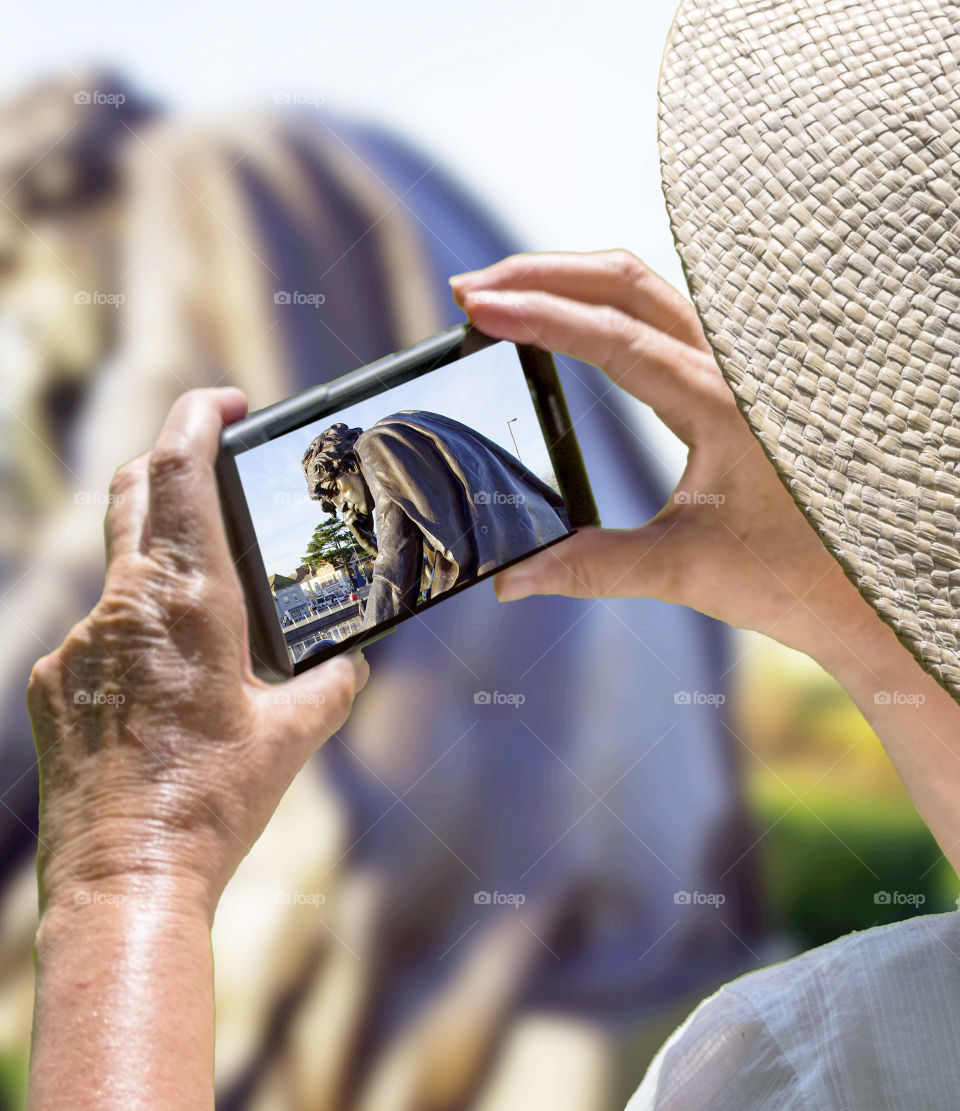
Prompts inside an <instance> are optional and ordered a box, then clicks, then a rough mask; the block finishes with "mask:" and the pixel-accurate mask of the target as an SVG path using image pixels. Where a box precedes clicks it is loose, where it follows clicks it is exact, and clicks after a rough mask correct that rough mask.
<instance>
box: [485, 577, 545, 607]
mask: <svg viewBox="0 0 960 1111" xmlns="http://www.w3.org/2000/svg"><path fill="white" fill-rule="evenodd" d="M495 585H496V591H497V598H499V600H500V601H501V602H516V601H517V600H518V599H519V598H526V597H527V596H528V595H529V594H533V593H534V592H535V591H536V584H535V583H534V581H533V579H528V578H526V577H525V576H524V575H509V576H505V577H504V578H501V579H498V580H497V582H496V584H495Z"/></svg>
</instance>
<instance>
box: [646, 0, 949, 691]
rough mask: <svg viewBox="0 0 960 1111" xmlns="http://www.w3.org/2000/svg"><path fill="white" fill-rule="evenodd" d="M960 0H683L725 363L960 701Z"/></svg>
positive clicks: (668, 90) (701, 261)
mask: <svg viewBox="0 0 960 1111" xmlns="http://www.w3.org/2000/svg"><path fill="white" fill-rule="evenodd" d="M958 63H960V5H958V4H957V3H956V2H955V0H806V2H805V0H684V2H683V3H682V4H681V5H680V9H679V11H678V12H677V15H676V19H675V21H674V24H673V27H672V29H671V32H670V36H669V39H668V42H667V47H666V52H665V55H664V60H663V68H662V71H661V75H660V121H659V122H660V156H661V168H662V174H663V186H664V193H665V196H666V200H667V208H668V210H669V213H670V222H671V227H672V229H673V234H674V238H675V241H676V245H677V249H678V251H679V253H680V258H681V260H682V263H683V269H684V273H685V274H686V277H687V281H688V284H689V287H690V293H691V296H692V298H693V302H694V305H695V306H696V308H697V311H698V313H699V316H700V320H701V322H702V324H703V328H704V331H705V332H706V335H707V339H708V340H709V341H710V343H711V345H712V347H713V350H714V353H715V355H716V358H717V362H718V364H719V366H720V369H721V370H722V372H723V375H724V377H725V379H726V381H727V382H728V384H729V385H730V387H731V388H732V390H733V392H734V394H735V395H736V398H737V403H738V405H739V406H740V409H741V411H742V412H743V414H744V416H745V417H746V419H747V421H748V423H749V425H750V427H751V429H752V430H753V432H754V434H755V435H756V436H757V438H758V439H759V441H760V443H761V444H762V446H763V448H764V450H765V451H766V453H767V455H768V456H769V457H770V459H771V461H772V462H773V464H774V466H775V467H776V469H777V472H778V473H779V475H780V478H781V479H782V481H783V482H784V484H785V485H786V487H787V489H788V490H789V491H790V493H791V494H792V495H793V498H794V500H795V501H796V502H797V504H798V505H799V506H800V507H801V509H803V511H804V513H805V514H806V516H807V518H808V519H809V520H810V522H811V523H812V524H813V526H814V527H815V528H816V530H817V532H818V533H819V535H820V537H821V539H822V540H823V542H824V544H825V545H826V547H827V548H828V549H829V550H830V551H831V552H832V553H833V555H834V556H835V557H836V558H837V559H838V560H839V562H840V563H841V565H842V566H843V568H844V570H845V571H846V573H847V575H848V576H849V577H850V578H851V579H852V581H853V582H854V583H855V584H856V586H857V587H858V589H859V590H860V592H861V593H862V594H863V596H864V597H865V598H866V599H867V600H868V601H869V602H870V603H871V604H872V605H873V607H874V608H875V609H876V610H877V612H878V613H879V614H880V616H881V617H882V618H883V619H884V620H885V621H886V622H887V623H888V624H889V625H890V626H891V627H892V628H893V629H894V631H895V632H896V633H897V635H898V636H899V637H900V639H901V641H902V642H903V643H904V644H905V645H906V646H907V647H908V648H909V649H910V651H911V652H913V654H914V655H915V656H916V658H917V659H918V660H919V661H920V663H921V664H922V666H923V667H924V668H925V669H926V670H927V671H929V672H930V673H931V674H932V675H934V677H935V678H936V679H937V680H938V681H939V682H940V683H941V685H942V686H943V687H945V688H946V689H947V690H948V691H949V692H950V694H952V695H953V697H954V698H955V699H957V700H958V701H960V545H958V535H960V473H958V471H960V67H958Z"/></svg>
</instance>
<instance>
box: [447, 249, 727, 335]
mask: <svg viewBox="0 0 960 1111" xmlns="http://www.w3.org/2000/svg"><path fill="white" fill-rule="evenodd" d="M450 285H451V286H452V288H453V292H454V296H455V297H456V299H457V301H458V302H460V303H461V304H462V299H463V295H464V294H466V293H468V292H476V291H477V290H480V289H499V290H504V289H539V290H542V291H543V292H544V293H555V294H556V295H557V296H559V297H569V298H571V299H572V300H574V301H585V302H587V303H589V304H594V305H610V306H611V307H612V308H615V309H620V311H621V312H625V313H627V314H629V315H630V316H635V317H636V318H637V319H638V320H642V321H643V322H644V323H646V324H649V325H650V326H651V327H653V328H658V329H659V330H660V331H662V332H664V333H665V334H666V335H669V336H673V338H674V339H677V340H680V342H681V343H688V344H691V345H692V346H693V347H697V348H699V349H700V350H701V351H710V345H709V343H707V340H706V337H705V336H704V334H703V328H702V327H701V326H700V319H699V317H698V316H697V313H696V310H695V309H694V307H693V305H692V304H691V303H690V302H689V301H688V300H687V298H686V297H684V296H683V294H682V293H680V292H679V291H678V290H676V289H674V287H673V286H672V285H670V283H669V282H667V281H665V280H664V279H663V278H661V277H660V275H659V274H657V273H656V272H655V271H653V270H651V269H650V268H649V267H648V266H646V265H645V264H644V263H643V262H642V261H641V260H640V259H638V258H637V256H636V255H634V254H631V253H630V251H622V250H616V251H591V252H588V253H577V252H573V251H568V252H546V251H545V252H543V253H541V254H518V255H510V257H509V258H505V259H503V260H502V261H500V262H495V263H494V264H493V265H492V266H487V267H485V268H484V269H482V270H471V271H469V272H468V273H466V274H456V275H455V276H454V277H452V278H451V279H450Z"/></svg>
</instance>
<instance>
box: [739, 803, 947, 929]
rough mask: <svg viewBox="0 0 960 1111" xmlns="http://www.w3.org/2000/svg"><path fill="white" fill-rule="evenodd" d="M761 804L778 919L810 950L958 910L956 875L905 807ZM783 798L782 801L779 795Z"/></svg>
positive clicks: (759, 820) (763, 844) (772, 905)
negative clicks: (894, 924)
mask: <svg viewBox="0 0 960 1111" xmlns="http://www.w3.org/2000/svg"><path fill="white" fill-rule="evenodd" d="M764 796H765V797H764V798H763V799H762V801H761V800H759V799H757V800H756V803H755V812H754V820H755V822H756V825H757V827H758V830H757V832H758V835H759V834H760V833H762V832H763V831H764V830H766V831H767V832H766V834H765V835H764V836H763V837H762V838H761V840H760V843H759V846H758V847H759V848H760V850H761V853H762V858H763V872H764V880H765V882H764V890H765V892H766V895H767V904H768V907H769V909H770V911H771V912H772V915H773V919H774V922H773V923H771V924H772V925H775V926H777V927H779V928H781V929H787V930H789V931H790V932H791V933H793V934H794V935H795V936H796V937H797V938H798V940H800V941H801V943H802V944H803V945H804V947H805V948H806V947H810V946H814V945H822V944H824V943H826V942H828V941H832V940H833V939H834V938H837V937H840V936H842V935H843V934H846V933H849V932H850V931H851V930H864V929H869V928H870V927H871V926H880V925H884V924H886V923H888V922H895V921H899V920H902V919H904V918H910V917H913V916H914V915H916V914H938V913H942V912H944V911H952V910H954V909H955V906H956V904H955V899H956V895H957V891H958V885H957V877H956V874H955V873H954V871H953V869H952V868H951V867H950V865H949V863H948V862H947V861H946V859H945V858H944V856H943V854H942V853H941V852H940V849H939V848H938V846H937V844H936V841H935V840H934V839H933V836H932V834H931V833H930V831H929V830H928V829H927V827H926V826H925V825H924V824H923V822H922V821H921V819H920V817H919V815H918V814H917V813H916V811H915V810H914V809H913V807H912V806H910V805H909V804H904V803H902V802H900V801H899V800H890V801H887V800H883V799H877V798H872V799H867V800H857V799H856V798H851V797H850V796H848V795H845V794H839V795H837V796H836V797H833V796H831V794H830V793H828V792H823V793H819V792H816V791H814V792H810V793H808V794H806V795H804V796H803V802H801V803H797V801H796V796H795V795H793V794H792V793H791V792H789V791H788V790H782V791H772V790H769V789H768V790H767V791H765V792H764ZM778 796H779V797H778Z"/></svg>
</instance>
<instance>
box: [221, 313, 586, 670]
mask: <svg viewBox="0 0 960 1111" xmlns="http://www.w3.org/2000/svg"><path fill="white" fill-rule="evenodd" d="M497 342H498V341H497V340H495V339H492V338H491V337H489V336H486V335H484V334H483V333H482V332H480V331H478V330H477V329H476V328H474V327H473V326H472V325H469V324H459V325H456V326H455V327H453V328H449V329H448V330H447V331H445V332H440V333H438V334H437V335H435V336H431V337H430V338H429V339H425V340H422V341H421V342H420V343H416V344H414V345H413V346H412V347H408V348H406V349H405V350H403V351H397V352H395V353H394V354H392V355H387V356H385V357H384V358H382V359H378V360H377V361H376V362H374V363H370V364H369V365H367V366H364V367H360V368H359V369H358V370H355V371H352V372H351V373H350V374H346V375H344V376H343V377H342V378H336V379H334V380H333V381H332V382H326V383H324V384H322V385H319V386H314V387H312V388H311V389H308V390H304V391H303V392H301V393H298V394H294V396H293V397H289V398H287V399H286V400H285V401H280V402H278V403H277V404H276V405H269V406H267V407H266V408H265V409H259V410H257V411H256V412H254V413H251V414H250V415H249V416H247V417H245V418H244V419H243V420H240V421H237V422H236V423H235V424H232V425H230V426H229V427H228V428H225V429H224V430H223V432H222V434H221V437H220V453H219V455H218V457H217V462H216V468H215V469H216V477H217V484H218V486H219V490H220V508H221V512H222V514H223V523H224V527H225V529H226V534H227V539H228V541H229V544H230V548H231V551H232V553H233V558H234V563H235V565H236V568H237V573H238V575H239V576H240V581H241V582H242V584H243V588H244V594H245V596H246V602H247V619H248V625H249V633H250V655H251V658H252V662H253V666H254V670H255V671H256V672H257V673H258V674H259V675H261V676H262V677H265V678H284V677H287V676H290V675H294V674H299V673H300V672H301V671H305V670H307V669H308V668H310V667H313V666H314V665H315V664H317V663H320V662H321V661H322V660H324V659H329V658H330V656H333V655H336V654H337V653H338V652H341V651H345V650H347V649H349V648H356V647H360V646H361V645H364V644H369V643H371V642H372V641H374V640H376V639H378V638H379V637H381V636H383V635H384V634H385V633H387V632H390V631H392V629H393V628H395V627H396V625H397V624H399V623H400V622H401V621H404V620H405V619H406V617H405V616H404V615H401V616H399V617H397V618H394V619H393V621H392V622H391V623H390V624H389V625H388V626H387V627H386V628H384V627H383V626H381V627H379V628H378V629H376V630H375V631H371V632H370V633H369V634H364V633H358V634H355V635H354V636H353V637H348V638H347V639H345V640H344V641H343V642H342V643H341V644H340V645H338V646H337V647H336V648H331V649H330V651H329V653H326V654H322V655H317V656H315V657H311V658H310V659H309V660H306V661H301V662H300V663H298V664H296V665H294V664H291V662H290V657H289V655H288V653H287V646H286V641H285V639H284V635H283V631H282V629H281V627H280V623H279V621H278V620H277V616H276V608H275V606H274V602H273V597H272V596H271V593H270V589H269V585H268V580H267V573H266V568H265V567H264V565H263V559H262V558H261V555H260V547H259V545H258V543H257V539H256V533H255V532H254V527H253V521H252V520H251V518H250V513H249V510H248V508H247V500H246V497H245V495H244V492H243V486H242V484H241V482H240V475H239V472H238V470H237V464H236V457H237V456H238V455H240V454H242V453H243V452H245V451H248V450H249V449H250V448H253V447H256V446H257V445H258V444H263V443H266V442H267V441H268V440H273V439H275V438H276V437H277V436H281V435H283V434H284V433H285V432H290V431H292V430H293V429H295V428H300V427H301V426H302V425H304V424H309V423H311V422H312V421H315V420H318V419H319V418H320V417H323V416H325V415H326V414H328V413H333V412H336V411H337V410H340V409H343V408H345V407H347V406H349V405H352V404H354V403H356V402H358V401H365V400H366V399H367V398H370V397H373V396H375V395H376V394H378V393H382V392H383V391H384V390H387V389H389V388H390V387H392V386H398V385H400V384H401V383H403V382H408V381H410V380H411V379H413V378H418V377H420V376H421V375H423V374H428V373H429V372H430V371H431V370H435V369H436V368H437V367H441V366H444V365H446V364H447V363H450V362H454V361H456V360H457V359H461V358H463V357H464V356H466V355H470V354H473V353H474V352H475V351H479V350H481V349H482V348H484V347H487V346H489V345H490V344H492V343H497ZM516 346H517V352H518V354H519V357H520V364H521V366H522V368H523V372H524V375H525V377H526V379H527V384H528V386H529V387H530V393H531V397H532V399H533V404H534V408H535V410H536V413H537V416H538V418H539V420H540V425H541V428H542V429H543V433H544V436H545V438H546V441H547V447H548V450H549V453H550V457H551V460H552V462H553V464H554V468H555V471H556V475H557V482H558V483H559V486H560V493H561V495H562V496H563V500H564V502H565V504H566V507H567V514H568V516H569V519H570V527H571V529H572V530H573V531H576V530H577V529H578V528H582V527H584V526H589V525H599V523H600V520H599V517H598V514H597V507H596V503H595V502H594V499H593V493H592V491H591V489H590V483H589V480H588V479H587V472H586V469H585V468H584V464H583V457H582V455H581V453H580V446H579V444H578V443H577V438H576V434H575V433H574V430H573V425H572V422H571V420H570V413H569V410H568V409H567V404H566V401H565V400H564V396H563V390H562V388H561V386H560V379H559V377H558V376H557V369H556V366H555V365H554V362H553V358H552V356H551V355H550V354H549V353H548V352H546V351H543V350H541V349H540V348H538V347H533V346H528V345H524V344H517V345H516ZM564 539H566V537H560V538H558V539H557V540H555V541H553V542H552V543H559V542H561V541H562V540H564ZM547 546H549V545H547ZM532 554H533V553H532V552H527V553H525V555H523V556H521V557H520V559H526V558H527V556H529V555H532ZM520 559H518V560H514V561H512V562H520ZM503 566H504V567H506V566H510V564H504V565H503ZM498 570H502V568H498ZM493 573H494V572H488V573H487V574H484V575H481V576H479V577H478V578H477V579H473V580H471V582H469V583H464V584H462V585H460V586H457V587H454V589H453V590H449V591H447V592H445V593H444V594H442V595H440V596H439V597H438V598H434V599H431V600H430V601H428V602H426V603H424V604H423V605H422V606H421V607H419V608H418V610H417V612H418V613H420V612H422V611H423V610H425V609H427V608H429V607H430V606H432V605H436V604H438V603H440V602H442V601H443V600H444V599H445V598H447V597H450V596H451V595H453V594H456V593H458V592H459V591H460V590H466V589H467V588H468V587H470V586H472V585H473V584H474V583H475V582H481V581H482V580H483V579H485V578H488V577H489V575H491V574H493Z"/></svg>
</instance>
